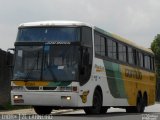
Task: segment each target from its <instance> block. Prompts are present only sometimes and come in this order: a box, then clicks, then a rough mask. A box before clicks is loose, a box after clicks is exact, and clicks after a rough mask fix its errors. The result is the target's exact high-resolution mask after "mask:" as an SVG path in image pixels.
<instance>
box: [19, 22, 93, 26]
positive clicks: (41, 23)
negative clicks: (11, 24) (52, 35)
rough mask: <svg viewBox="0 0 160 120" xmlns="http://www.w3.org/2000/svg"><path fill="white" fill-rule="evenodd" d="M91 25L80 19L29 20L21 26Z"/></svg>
mask: <svg viewBox="0 0 160 120" xmlns="http://www.w3.org/2000/svg"><path fill="white" fill-rule="evenodd" d="M64 25H66V26H89V27H92V26H91V25H89V24H87V23H83V22H79V21H40V22H28V23H22V24H20V25H19V27H41V26H42V27H43V26H64Z"/></svg>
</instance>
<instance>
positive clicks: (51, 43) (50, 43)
mask: <svg viewBox="0 0 160 120" xmlns="http://www.w3.org/2000/svg"><path fill="white" fill-rule="evenodd" d="M45 44H46V45H70V44H71V42H52V41H50V42H47V43H45Z"/></svg>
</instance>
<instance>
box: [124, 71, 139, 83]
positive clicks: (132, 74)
mask: <svg viewBox="0 0 160 120" xmlns="http://www.w3.org/2000/svg"><path fill="white" fill-rule="evenodd" d="M125 76H126V77H129V78H134V79H139V80H142V73H141V72H140V71H137V70H130V69H125Z"/></svg>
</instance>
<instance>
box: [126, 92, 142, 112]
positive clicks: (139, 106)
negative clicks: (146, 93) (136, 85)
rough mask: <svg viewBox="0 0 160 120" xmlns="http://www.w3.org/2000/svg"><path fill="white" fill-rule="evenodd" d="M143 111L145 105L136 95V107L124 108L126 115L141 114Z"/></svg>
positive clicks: (140, 97)
mask: <svg viewBox="0 0 160 120" xmlns="http://www.w3.org/2000/svg"><path fill="white" fill-rule="evenodd" d="M144 109H145V103H144V100H143V98H142V96H141V95H140V94H139V93H138V95H137V104H136V106H129V107H126V112H127V113H143V112H144Z"/></svg>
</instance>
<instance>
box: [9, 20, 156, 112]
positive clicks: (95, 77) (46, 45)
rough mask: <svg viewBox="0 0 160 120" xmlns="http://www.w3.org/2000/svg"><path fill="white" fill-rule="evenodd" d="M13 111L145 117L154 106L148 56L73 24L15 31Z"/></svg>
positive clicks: (120, 40) (119, 40)
mask: <svg viewBox="0 0 160 120" xmlns="http://www.w3.org/2000/svg"><path fill="white" fill-rule="evenodd" d="M11 87H12V90H11V102H12V105H30V106H33V108H34V110H35V112H36V113H37V114H40V115H46V114H50V113H51V111H52V109H68V108H73V109H79V108H82V109H84V111H85V113H86V114H100V113H106V112H107V110H108V108H110V107H118V108H124V109H126V111H127V112H143V111H144V109H145V106H148V105H152V104H154V103H155V91H156V78H155V68H154V54H153V53H152V51H151V50H149V49H145V48H143V47H140V46H137V45H136V44H134V43H132V42H130V41H128V40H126V39H124V38H122V37H119V36H117V35H115V34H111V33H109V32H106V31H104V30H102V29H100V28H97V27H95V26H92V25H89V24H85V23H82V22H75V21H43V22H31V23H24V24H21V25H20V26H19V29H18V35H17V39H16V42H15V58H14V70H13V79H12V80H11Z"/></svg>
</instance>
